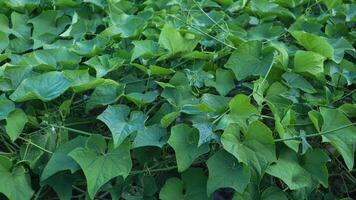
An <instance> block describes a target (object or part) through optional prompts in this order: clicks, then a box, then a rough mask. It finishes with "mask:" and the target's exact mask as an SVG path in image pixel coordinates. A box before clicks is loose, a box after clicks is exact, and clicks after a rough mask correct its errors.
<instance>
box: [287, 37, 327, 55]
mask: <svg viewBox="0 0 356 200" xmlns="http://www.w3.org/2000/svg"><path fill="white" fill-rule="evenodd" d="M290 33H291V34H292V36H293V37H294V38H295V39H296V40H297V41H298V43H299V44H300V45H302V46H303V47H304V48H306V49H307V50H308V51H313V52H315V53H318V54H320V55H322V56H324V57H326V58H333V57H334V48H333V47H332V46H331V45H330V44H329V42H328V41H327V39H326V38H325V37H321V36H317V35H315V34H312V33H307V32H305V31H290ZM305 60H309V59H305Z"/></svg>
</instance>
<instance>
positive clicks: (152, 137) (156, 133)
mask: <svg viewBox="0 0 356 200" xmlns="http://www.w3.org/2000/svg"><path fill="white" fill-rule="evenodd" d="M167 140H168V135H167V131H166V129H164V128H162V127H160V126H158V125H152V126H149V127H145V129H144V130H139V131H138V132H137V135H136V137H135V140H134V142H133V144H132V146H133V147H134V148H136V147H145V146H156V147H159V148H162V147H163V145H165V144H166V143H167Z"/></svg>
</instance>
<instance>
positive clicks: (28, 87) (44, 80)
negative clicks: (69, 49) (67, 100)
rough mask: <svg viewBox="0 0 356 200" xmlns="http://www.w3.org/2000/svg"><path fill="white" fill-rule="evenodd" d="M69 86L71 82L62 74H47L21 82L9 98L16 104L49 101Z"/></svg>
mask: <svg viewBox="0 0 356 200" xmlns="http://www.w3.org/2000/svg"><path fill="white" fill-rule="evenodd" d="M71 84H72V81H71V80H69V79H68V78H67V77H65V76H64V75H63V73H61V72H47V73H44V74H41V75H38V76H32V77H29V78H27V79H25V80H24V81H22V82H21V84H20V85H19V86H18V87H17V89H16V90H15V92H13V93H12V94H11V96H10V98H11V100H13V101H16V102H24V101H28V100H32V99H40V100H42V101H50V100H52V99H55V98H57V97H58V96H60V95H61V94H62V93H64V92H65V91H66V90H67V89H68V88H69V87H70V86H71Z"/></svg>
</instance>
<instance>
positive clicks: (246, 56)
mask: <svg viewBox="0 0 356 200" xmlns="http://www.w3.org/2000/svg"><path fill="white" fill-rule="evenodd" d="M273 59H274V54H273V52H266V53H264V52H263V49H262V42H259V41H251V42H247V43H243V44H241V45H240V46H239V48H238V49H237V50H235V51H234V52H233V54H232V55H231V56H230V58H229V60H228V61H227V63H226V64H225V67H226V68H229V69H231V70H232V71H233V72H234V73H235V76H236V79H237V80H242V79H245V78H247V77H250V76H266V75H267V72H268V71H269V69H270V68H271V67H272V64H273ZM252 66H253V67H252Z"/></svg>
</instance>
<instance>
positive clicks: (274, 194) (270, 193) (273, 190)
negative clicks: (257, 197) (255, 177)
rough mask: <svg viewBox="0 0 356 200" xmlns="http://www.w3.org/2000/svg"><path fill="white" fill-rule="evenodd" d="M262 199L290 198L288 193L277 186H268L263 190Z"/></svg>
mask: <svg viewBox="0 0 356 200" xmlns="http://www.w3.org/2000/svg"><path fill="white" fill-rule="evenodd" d="M261 199H262V200H288V197H287V196H286V194H285V193H284V192H283V191H282V190H281V189H279V188H277V187H268V188H267V189H265V190H264V191H263V192H262V195H261Z"/></svg>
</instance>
